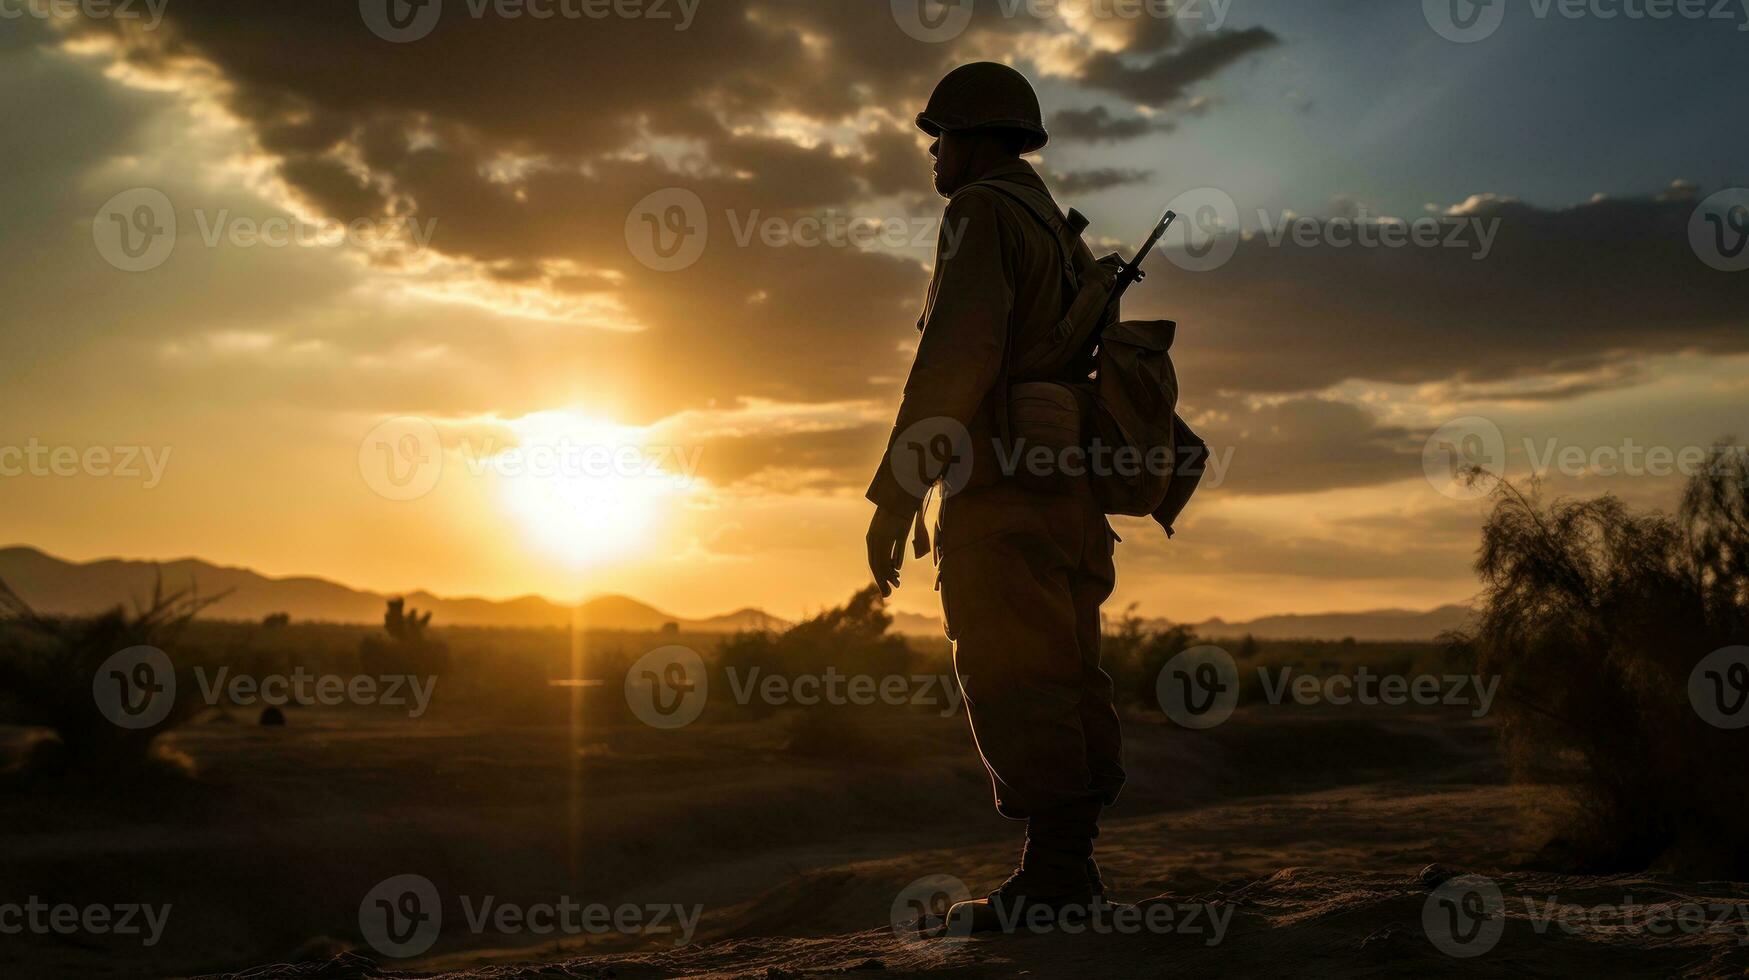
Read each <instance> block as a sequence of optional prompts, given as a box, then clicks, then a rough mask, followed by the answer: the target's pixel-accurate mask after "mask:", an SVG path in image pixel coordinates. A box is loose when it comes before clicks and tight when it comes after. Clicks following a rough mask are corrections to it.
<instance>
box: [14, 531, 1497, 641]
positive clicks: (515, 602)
mask: <svg viewBox="0 0 1749 980" xmlns="http://www.w3.org/2000/svg"><path fill="white" fill-rule="evenodd" d="M160 578H161V579H162V581H163V583H164V588H165V590H166V591H179V590H192V591H193V592H194V593H195V594H197V595H203V596H212V595H219V594H221V593H224V594H225V595H224V598H223V599H221V600H220V601H219V602H217V603H215V604H214V605H213V606H212V608H211V609H210V610H209V611H208V612H207V614H206V615H208V616H211V617H213V618H219V619H260V618H262V617H264V616H267V615H269V614H271V613H286V614H288V615H289V616H291V618H292V619H294V620H319V621H326V622H339V623H376V622H380V621H381V619H382V615H383V607H384V604H385V603H386V602H387V601H388V600H389V599H390V598H393V597H395V596H402V597H404V598H405V599H406V600H407V604H408V605H409V606H412V607H413V608H415V609H419V610H422V611H423V610H430V611H431V612H432V621H433V623H435V624H437V625H446V626H506V627H568V626H570V625H571V622H572V619H573V615H574V611H573V609H572V607H570V606H565V605H560V604H559V603H555V602H551V601H549V600H547V599H543V598H541V597H539V596H522V597H519V598H515V599H503V600H497V599H480V598H445V597H442V596H435V595H432V594H431V593H429V592H426V591H423V590H419V591H413V592H403V593H382V592H371V591H368V590H363V589H354V588H350V587H348V586H345V585H341V584H340V583H338V582H331V581H329V580H327V579H322V578H314V577H311V576H290V577H285V578H275V577H272V576H268V575H262V574H261V573H259V572H256V571H253V570H251V569H247V568H238V567H231V566H224V565H215V564H212V563H211V562H206V561H201V560H199V559H196V558H182V559H177V560H175V561H165V562H153V561H139V560H128V559H119V558H105V559H99V560H96V561H88V562H72V561H66V560H63V559H60V558H56V557H54V556H53V555H49V554H45V553H44V552H42V551H39V550H37V549H35V548H30V547H11V548H4V549H0V581H4V582H5V583H6V584H8V585H10V586H11V587H12V589H13V591H15V592H17V593H18V595H19V597H20V598H22V599H24V601H25V602H27V603H28V604H30V606H31V607H32V608H34V609H36V610H37V611H38V612H43V613H51V614H56V615H90V614H93V613H98V612H102V611H104V610H106V609H110V608H112V607H114V606H116V605H118V604H119V605H129V606H131V605H134V604H137V603H139V602H141V601H144V600H146V599H149V598H150V596H151V594H152V588H153V584H154V583H155V582H156V581H158V580H159V579H160ZM1470 615H1471V611H1470V609H1469V608H1468V607H1467V606H1460V605H1449V606H1440V607H1439V608H1437V609H1432V610H1428V611H1426V612H1416V611H1412V610H1405V609H1380V610H1373V611H1369V612H1351V613H1317V614H1290V615H1281V616H1265V617H1263V618H1261V619H1254V620H1249V621H1242V622H1227V621H1225V620H1222V619H1218V618H1217V619H1210V620H1206V621H1204V622H1201V623H1196V624H1194V627H1193V628H1194V629H1195V631H1196V633H1197V634H1198V635H1199V636H1207V637H1215V638H1237V637H1241V636H1244V635H1246V634H1250V635H1252V636H1255V637H1257V638H1258V639H1332V640H1334V639H1342V638H1344V637H1353V638H1354V639H1356V640H1431V639H1433V638H1434V637H1436V636H1438V635H1439V634H1441V633H1443V632H1446V631H1447V630H1451V629H1455V628H1457V627H1458V626H1461V625H1463V623H1464V622H1465V621H1467V620H1468V618H1469V616H1470ZM582 618H583V622H585V623H587V624H588V626H589V627H590V628H591V629H607V630H628V631H646V630H657V629H661V628H662V627H663V626H664V625H666V624H668V623H674V624H676V625H677V626H678V627H679V628H680V629H682V630H685V631H688V632H700V633H729V632H734V631H736V630H744V629H760V628H769V629H781V628H784V627H787V626H788V625H790V624H789V623H788V622H787V621H785V620H783V619H781V618H779V617H776V616H771V615H769V614H767V613H765V612H764V611H763V610H760V609H754V608H746V609H738V610H735V611H734V612H729V613H724V614H722V615H718V616H710V617H707V618H704V619H686V618H684V617H681V616H675V615H672V614H670V613H667V612H664V611H662V610H660V609H657V608H655V607H654V606H651V605H648V604H646V603H643V602H639V601H638V600H636V599H633V598H630V597H628V596H623V595H603V596H597V597H595V598H593V599H589V600H587V601H585V602H584V603H583V607H582ZM1151 625H1159V623H1154V624H1151ZM893 629H894V630H895V631H896V632H900V633H906V634H912V635H917V636H932V637H940V636H941V635H942V629H941V620H939V619H937V618H935V617H933V616H922V615H918V614H916V613H906V612H897V613H894V615H893Z"/></svg>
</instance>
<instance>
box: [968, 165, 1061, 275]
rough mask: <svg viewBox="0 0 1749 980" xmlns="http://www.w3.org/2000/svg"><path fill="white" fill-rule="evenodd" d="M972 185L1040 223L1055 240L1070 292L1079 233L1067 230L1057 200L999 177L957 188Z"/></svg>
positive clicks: (1034, 188)
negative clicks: (995, 194)
mask: <svg viewBox="0 0 1749 980" xmlns="http://www.w3.org/2000/svg"><path fill="white" fill-rule="evenodd" d="M972 187H988V188H990V189H991V190H994V191H996V192H998V193H1000V194H1002V195H1003V196H1005V197H1007V198H1008V199H1009V200H1011V201H1014V202H1015V203H1017V204H1019V205H1020V207H1021V209H1022V210H1024V211H1026V213H1028V214H1030V215H1032V216H1033V218H1035V219H1037V220H1038V222H1039V223H1040V224H1042V225H1044V226H1045V229H1046V230H1048V231H1049V232H1050V233H1051V236H1052V237H1053V238H1055V239H1056V240H1057V255H1058V258H1059V259H1060V260H1061V262H1062V264H1063V277H1064V279H1065V280H1066V281H1067V282H1068V283H1069V286H1070V291H1071V293H1072V292H1073V291H1074V288H1075V287H1077V286H1079V285H1080V282H1081V276H1080V274H1079V271H1078V270H1077V269H1076V268H1075V244H1076V241H1077V240H1078V239H1079V238H1080V237H1081V236H1079V235H1077V234H1075V233H1074V232H1073V231H1070V230H1069V222H1068V221H1067V220H1066V219H1064V217H1063V213H1062V212H1061V211H1059V210H1057V202H1056V201H1054V200H1052V199H1051V196H1050V195H1049V194H1046V193H1044V192H1043V191H1040V190H1039V189H1038V188H1036V187H1028V186H1027V185H1025V184H1022V183H1019V182H1018V181H1012V180H1003V179H1002V178H1000V177H992V178H990V179H988V180H979V181H974V182H972V183H970V184H967V185H966V186H965V187H962V188H960V192H964V191H965V190H967V189H968V188H972Z"/></svg>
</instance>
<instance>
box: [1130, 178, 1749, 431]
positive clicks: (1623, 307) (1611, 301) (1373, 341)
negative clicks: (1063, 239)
mask: <svg viewBox="0 0 1749 980" xmlns="http://www.w3.org/2000/svg"><path fill="white" fill-rule="evenodd" d="M1690 196H1691V195H1663V196H1661V197H1658V198H1634V199H1610V198H1605V199H1600V200H1595V201H1591V202H1588V203H1585V204H1581V205H1578V206H1576V207H1570V208H1562V209H1552V210H1551V209H1544V208H1539V207H1535V206H1532V205H1529V204H1523V203H1519V202H1514V201H1504V200H1500V199H1488V198H1476V199H1473V200H1472V202H1470V203H1469V204H1468V205H1467V206H1466V207H1465V208H1463V209H1462V212H1463V213H1462V214H1461V215H1458V216H1456V217H1457V218H1459V219H1461V220H1464V221H1469V222H1482V223H1483V228H1484V229H1492V235H1493V237H1492V241H1491V244H1490V245H1489V246H1488V248H1487V250H1486V255H1485V256H1483V257H1478V255H1479V254H1480V252H1481V251H1482V248H1481V245H1480V236H1481V235H1482V234H1483V231H1479V230H1478V229H1477V227H1476V226H1475V225H1473V224H1472V225H1469V226H1468V227H1467V229H1466V230H1464V231H1463V232H1462V234H1463V237H1462V239H1461V241H1459V242H1458V243H1457V244H1456V245H1454V246H1453V247H1444V246H1443V244H1442V246H1441V247H1414V246H1404V247H1398V248H1383V247H1372V248H1363V247H1360V246H1357V245H1353V244H1350V245H1348V246H1347V247H1335V246H1333V245H1331V244H1328V243H1322V244H1315V245H1311V246H1301V245H1297V244H1295V242H1294V236H1293V235H1292V234H1289V235H1287V236H1285V237H1283V238H1282V239H1281V240H1280V241H1279V242H1278V243H1276V244H1272V243H1271V242H1270V241H1269V240H1268V239H1267V238H1266V237H1265V236H1264V235H1262V234H1256V235H1253V236H1251V237H1249V238H1247V239H1245V240H1242V241H1239V242H1237V245H1236V251H1235V252H1234V253H1233V256H1232V258H1231V259H1230V260H1229V261H1228V262H1226V263H1225V264H1224V265H1222V266H1221V267H1219V268H1217V269H1214V270H1212V271H1206V272H1189V271H1185V270H1184V269H1182V268H1179V267H1177V266H1175V265H1173V264H1172V263H1171V262H1168V261H1165V260H1164V259H1165V257H1164V256H1162V257H1161V258H1157V259H1155V260H1154V261H1153V262H1152V263H1150V266H1149V269H1150V274H1149V277H1148V278H1147V279H1146V280H1144V281H1143V282H1142V283H1141V284H1140V285H1138V286H1137V287H1136V288H1135V289H1134V290H1132V291H1131V293H1130V294H1129V296H1128V297H1126V315H1131V316H1139V315H1170V316H1174V317H1176V318H1177V319H1178V320H1179V331H1178V338H1179V339H1178V346H1177V348H1176V351H1175V353H1176V356H1177V360H1178V365H1179V369H1180V372H1181V374H1182V375H1183V378H1184V380H1185V390H1186V393H1187V397H1188V398H1191V399H1192V400H1194V399H1195V398H1197V397H1200V396H1201V394H1202V393H1212V392H1213V391H1215V390H1229V391H1252V392H1261V391H1267V392H1303V391H1317V390H1321V389H1324V388H1327V387H1329V386H1331V385H1334V384H1337V383H1339V382H1342V381H1344V380H1347V379H1364V380H1372V381H1382V382H1394V383H1400V384H1428V383H1449V384H1451V385H1453V386H1454V387H1453V388H1452V389H1451V390H1452V392H1453V393H1461V392H1463V391H1471V392H1474V391H1476V390H1477V389H1475V387H1474V386H1476V385H1485V384H1498V383H1502V382H1509V381H1515V380H1517V381H1528V380H1529V379H1536V378H1539V377H1543V376H1547V375H1555V374H1559V375H1582V376H1586V377H1585V378H1584V380H1582V381H1579V382H1573V383H1569V384H1568V386H1567V387H1566V388H1565V390H1564V392H1563V393H1564V395H1565V396H1567V397H1576V396H1578V395H1580V394H1585V393H1588V392H1593V391H1597V390H1600V388H1602V387H1620V386H1622V385H1627V384H1632V383H1634V381H1635V380H1636V379H1637V378H1638V377H1639V375H1638V374H1637V373H1636V372H1634V371H1633V370H1631V369H1630V368H1631V366H1632V364H1633V362H1634V361H1635V360H1636V359H1638V358H1643V357H1646V356H1648V355H1652V354H1667V353H1675V352H1679V351H1685V350H1701V351H1708V352H1713V353H1734V352H1740V351H1745V350H1749V330H1745V329H1744V326H1745V320H1744V313H1743V291H1742V284H1741V283H1740V282H1737V281H1736V280H1735V279H1733V277H1731V276H1729V275H1724V274H1720V273H1718V272H1716V271H1715V270H1713V269H1711V268H1709V267H1708V266H1706V265H1705V264H1703V263H1702V262H1701V261H1700V259H1699V258H1697V257H1696V255H1695V253H1694V251H1693V250H1692V249H1691V247H1690V245H1689V241H1688V221H1689V217H1690V214H1691V212H1692V211H1693V207H1694V205H1693V203H1692V201H1691V200H1689V197H1690ZM1241 207H1242V206H1241ZM1278 218H1279V216H1272V220H1278ZM1431 219H1432V216H1424V217H1423V218H1422V219H1420V220H1423V221H1426V220H1431ZM1312 227H1313V228H1314V229H1324V228H1328V227H1335V228H1337V229H1338V230H1339V232H1341V233H1343V234H1347V235H1351V234H1352V228H1353V226H1352V224H1337V225H1335V226H1331V225H1329V224H1328V223H1323V222H1314V223H1313V225H1312ZM1444 227H1445V229H1446V231H1445V232H1441V233H1440V234H1439V239H1440V241H1441V242H1442V243H1443V242H1444V241H1445V240H1446V238H1445V236H1446V233H1447V232H1449V231H1450V229H1452V228H1453V227H1454V226H1453V225H1452V224H1451V223H1449V222H1448V223H1447V224H1446V225H1445V226H1444ZM1320 234H1321V232H1320ZM1531 390H1532V391H1533V395H1532V397H1534V391H1535V390H1536V389H1534V388H1533V389H1531ZM1548 390H1550V391H1559V390H1560V389H1559V388H1556V389H1548ZM1550 397H1557V396H1556V395H1554V394H1551V395H1550Z"/></svg>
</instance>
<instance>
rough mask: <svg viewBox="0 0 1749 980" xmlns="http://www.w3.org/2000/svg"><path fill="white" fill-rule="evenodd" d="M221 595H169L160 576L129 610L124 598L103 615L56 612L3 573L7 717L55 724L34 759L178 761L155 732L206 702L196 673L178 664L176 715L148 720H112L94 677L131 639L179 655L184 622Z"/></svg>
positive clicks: (105, 764) (79, 763) (64, 763)
mask: <svg viewBox="0 0 1749 980" xmlns="http://www.w3.org/2000/svg"><path fill="white" fill-rule="evenodd" d="M219 598H222V597H214V598H210V599H198V598H195V597H193V596H191V595H189V594H186V593H173V594H170V595H165V594H164V591H163V588H162V583H159V584H158V585H155V586H154V587H153V590H152V600H151V602H150V603H149V604H147V605H145V606H142V607H141V608H139V609H137V610H135V611H134V612H132V613H129V612H127V611H126V610H125V609H123V608H121V607H119V606H118V607H116V608H115V609H112V610H110V611H109V612H106V613H103V614H101V615H98V616H90V617H52V616H43V615H39V614H38V613H36V612H35V611H33V610H32V609H31V608H30V607H29V606H28V605H27V604H26V603H25V602H24V600H22V599H20V598H19V597H18V595H17V593H15V592H13V591H12V589H11V588H10V587H8V586H7V585H6V584H5V583H4V582H0V717H5V718H8V719H9V720H11V721H12V722H14V723H16V724H20V725H28V726H39V727H43V728H47V729H49V730H50V731H52V732H53V733H54V742H53V743H51V744H49V745H41V744H39V745H38V746H37V749H36V751H34V752H33V753H32V761H33V765H34V766H36V767H39V768H40V767H42V766H43V765H45V764H52V766H53V768H56V769H62V768H65V769H68V770H73V771H78V772H93V771H101V772H104V773H107V774H111V775H115V774H127V773H130V772H137V771H140V770H144V769H146V768H148V767H149V766H151V765H153V764H164V763H168V762H171V760H170V759H169V757H168V756H166V755H165V754H163V753H161V752H159V751H156V750H155V747H154V745H153V741H154V740H155V739H156V738H157V737H158V736H159V735H162V734H164V733H165V732H167V731H169V730H170V729H172V728H175V727H176V726H177V725H180V724H182V723H183V722H185V721H187V720H188V719H189V718H191V717H193V716H194V715H195V714H196V713H197V712H198V711H199V710H200V708H201V707H202V704H201V701H200V699H199V698H198V697H196V696H195V692H196V691H197V686H196V684H195V681H194V677H193V675H192V673H191V672H190V671H189V670H188V669H187V668H186V667H181V666H178V667H176V687H177V690H178V691H179V692H181V693H180V694H179V695H178V696H177V697H176V698H175V700H174V701H173V703H172V707H171V710H170V714H169V716H168V717H166V718H165V719H164V720H162V721H160V722H159V723H158V724H156V725H152V726H151V727H148V728H124V727H122V726H120V725H118V724H116V723H114V722H113V721H111V720H110V719H109V718H108V717H106V716H105V715H104V714H103V712H102V711H100V710H99V708H98V706H97V702H96V700H95V698H94V697H93V693H92V692H93V684H94V682H95V681H96V678H97V672H98V670H99V668H100V667H101V666H102V665H103V663H104V662H105V661H106V660H108V659H109V658H110V657H111V656H113V655H114V654H116V653H119V652H120V651H123V650H126V649H128V648H129V647H136V646H150V647H156V648H159V649H161V650H164V652H165V654H166V655H167V656H171V657H172V663H173V664H174V661H175V658H174V656H173V653H174V650H173V647H174V646H175V644H176V641H177V639H178V638H179V637H180V636H181V634H182V632H183V630H184V628H185V627H186V626H187V625H188V623H189V621H191V620H192V619H193V618H194V617H195V615H196V614H198V613H199V612H200V611H201V610H202V609H204V608H206V607H207V606H209V605H211V604H212V603H214V602H216V601H218V599H219Z"/></svg>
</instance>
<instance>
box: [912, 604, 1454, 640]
mask: <svg viewBox="0 0 1749 980" xmlns="http://www.w3.org/2000/svg"><path fill="white" fill-rule="evenodd" d="M1470 614H1471V611H1470V608H1469V607H1468V606H1457V605H1452V606H1440V607H1439V608H1437V609H1430V610H1428V611H1426V612H1415V611H1413V610H1409V609H1375V610H1371V611H1368V612H1351V613H1314V614H1288V615H1282V616H1264V617H1263V618H1261V619H1253V620H1249V621H1245V622H1236V623H1229V622H1227V621H1226V620H1224V619H1218V618H1217V619H1210V620H1207V621H1205V622H1201V623H1196V624H1194V626H1193V629H1195V631H1196V633H1197V635H1198V636H1206V637H1210V638H1218V639H1228V638H1233V639H1236V638H1238V637H1241V636H1244V635H1246V634H1247V633H1249V634H1250V635H1252V636H1255V637H1257V638H1258V639H1260V640H1340V639H1343V638H1345V637H1350V636H1352V637H1354V638H1355V639H1356V640H1422V641H1426V640H1432V639H1434V638H1435V637H1437V636H1439V635H1440V634H1441V633H1444V632H1446V631H1448V630H1453V629H1457V628H1458V627H1460V626H1462V625H1464V623H1465V622H1466V621H1468V619H1469V617H1470ZM1148 625H1149V626H1150V627H1153V628H1160V627H1162V626H1165V625H1168V623H1167V621H1166V620H1164V619H1156V620H1153V621H1151V622H1150V623H1149V624H1148ZM893 631H894V632H895V633H906V634H910V635H913V636H929V637H939V636H941V635H942V631H941V620H939V619H937V618H935V617H933V616H919V615H917V614H916V613H894V614H893Z"/></svg>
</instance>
